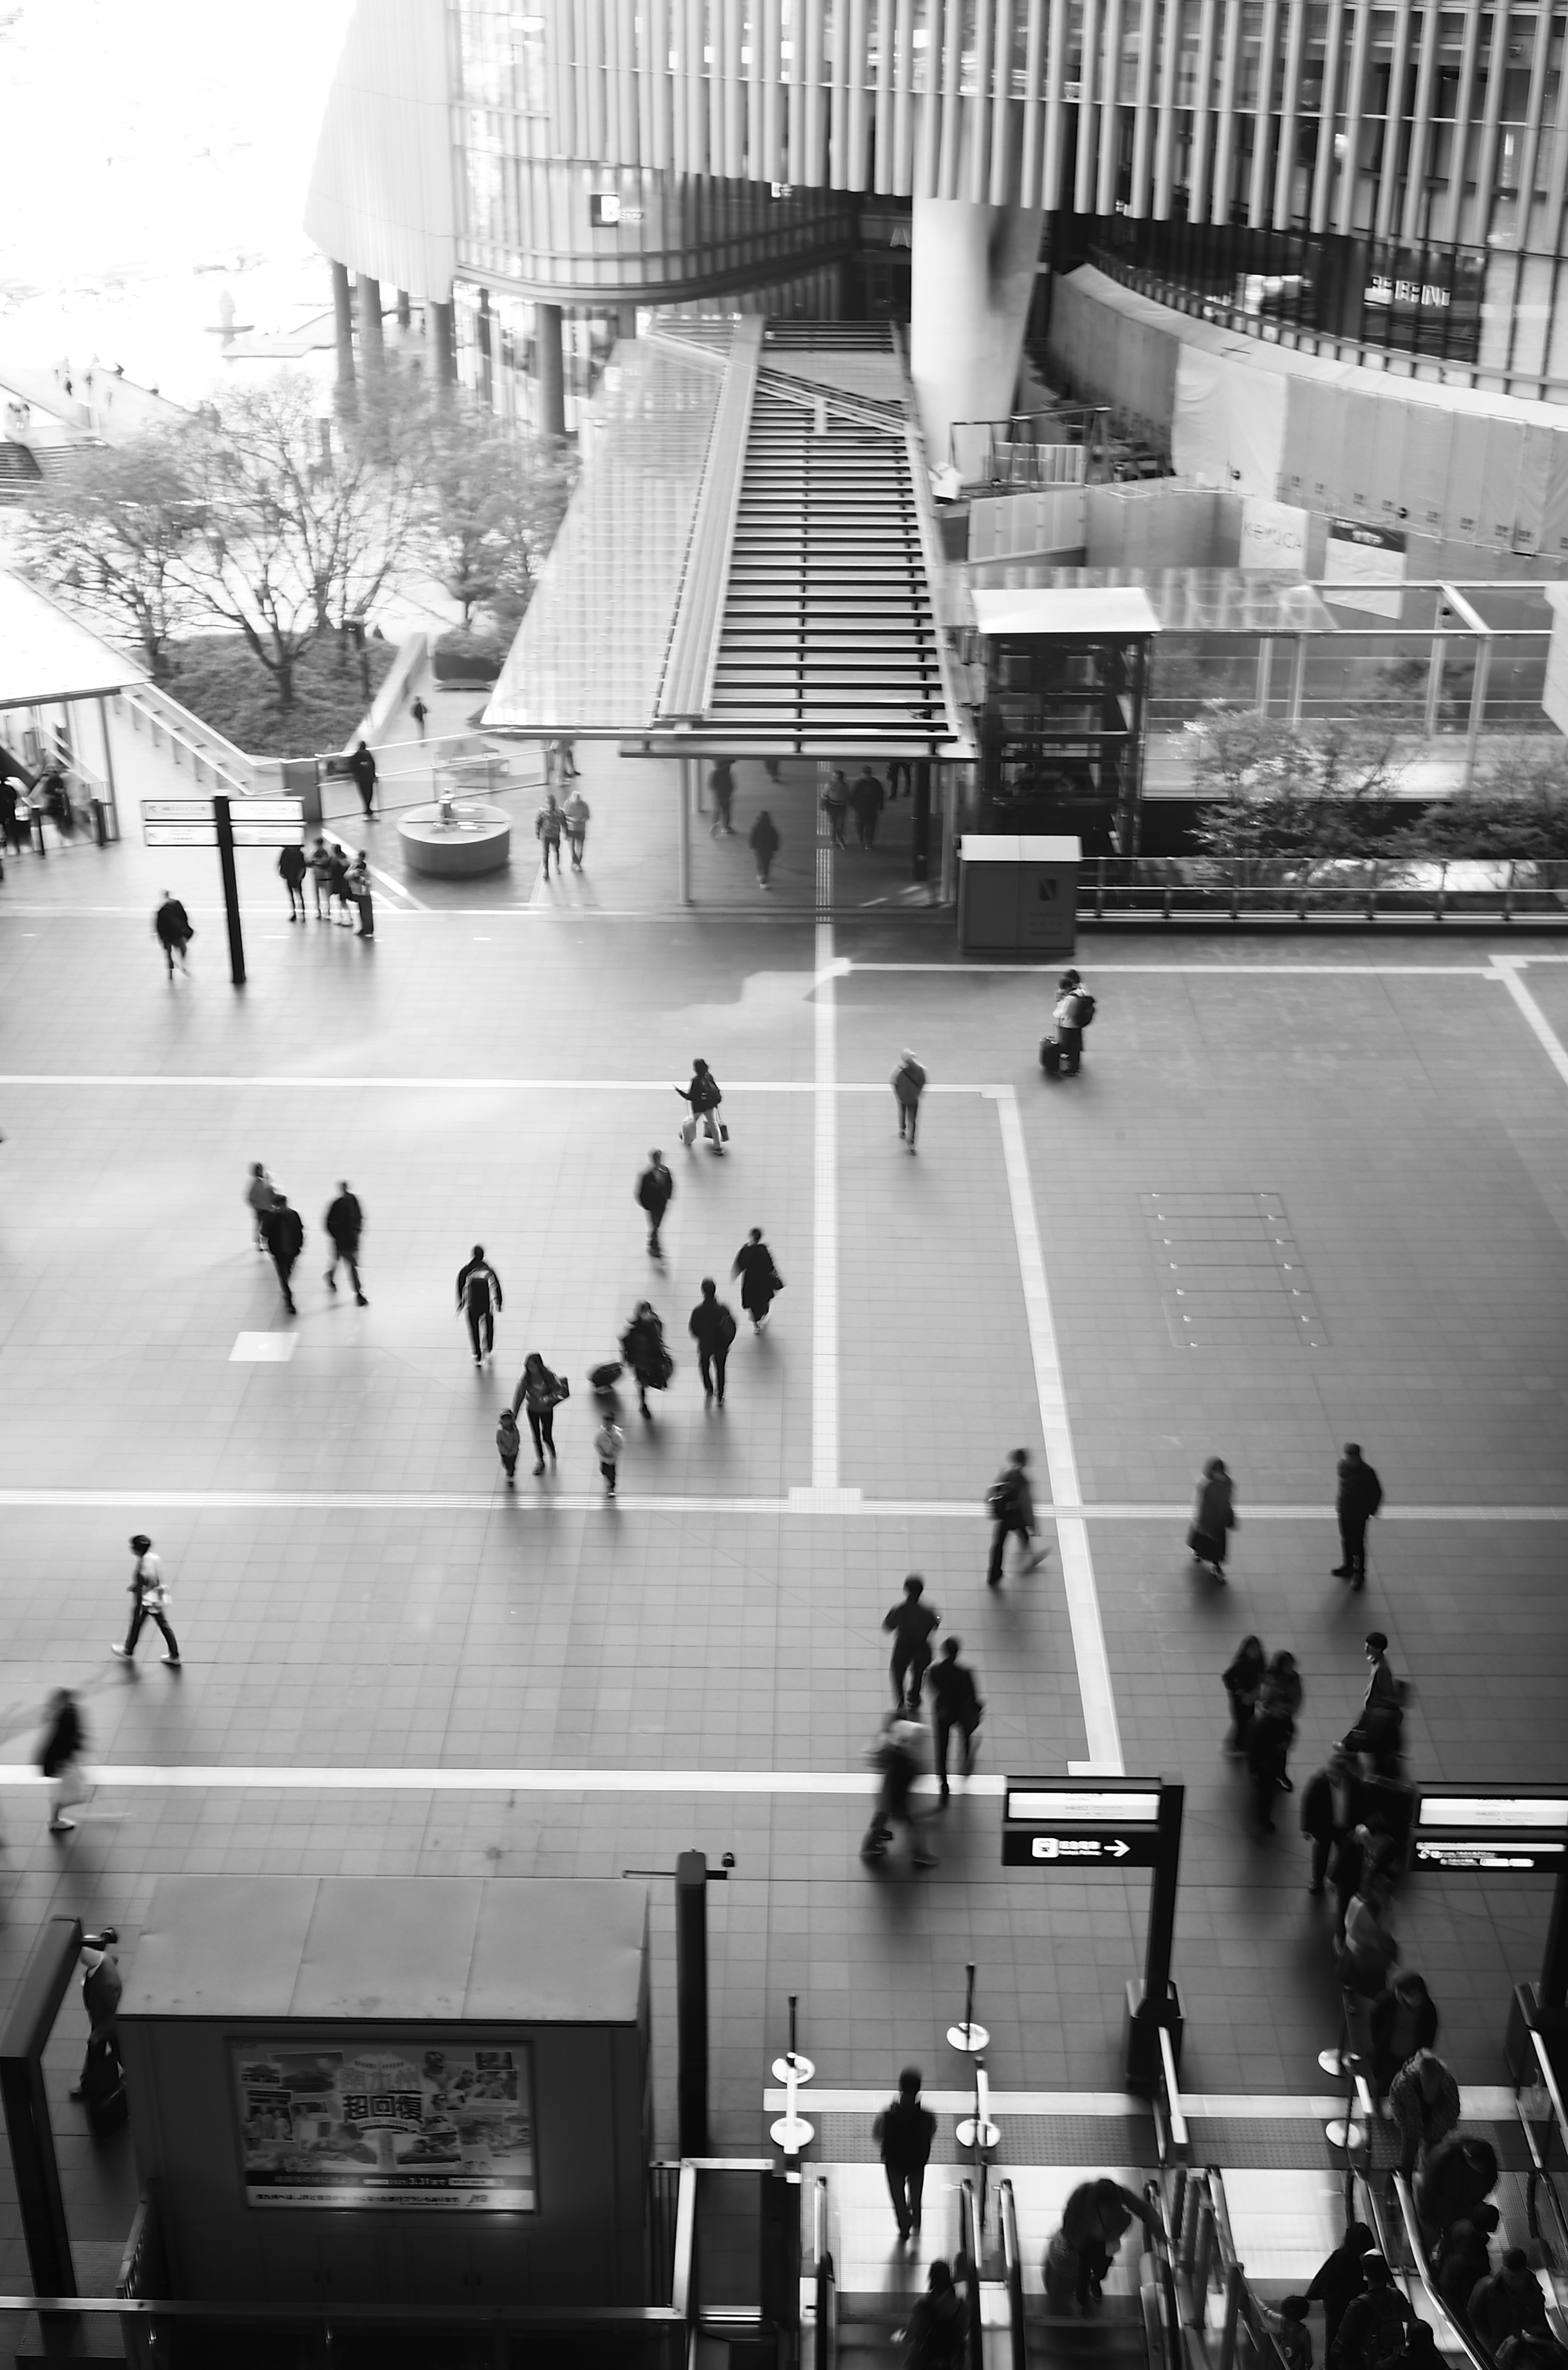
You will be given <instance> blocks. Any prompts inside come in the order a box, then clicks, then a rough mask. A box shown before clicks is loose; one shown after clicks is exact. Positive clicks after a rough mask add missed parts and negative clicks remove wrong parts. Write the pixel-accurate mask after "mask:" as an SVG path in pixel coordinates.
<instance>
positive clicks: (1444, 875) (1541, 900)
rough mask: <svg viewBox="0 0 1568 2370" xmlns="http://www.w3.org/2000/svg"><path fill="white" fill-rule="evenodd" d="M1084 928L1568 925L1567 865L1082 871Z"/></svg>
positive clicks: (1093, 861) (1240, 862)
mask: <svg viewBox="0 0 1568 2370" xmlns="http://www.w3.org/2000/svg"><path fill="white" fill-rule="evenodd" d="M1078 915H1079V917H1080V919H1086V920H1087V919H1093V920H1094V921H1097V922H1100V921H1138V922H1205V923H1214V922H1227V921H1228V922H1250V921H1259V920H1262V921H1295V922H1309V921H1312V920H1314V919H1317V920H1322V921H1340V922H1346V921H1362V922H1368V923H1375V922H1377V921H1378V920H1379V919H1381V918H1386V919H1389V920H1401V921H1406V922H1411V921H1420V922H1442V921H1445V920H1447V919H1450V918H1451V919H1453V920H1455V921H1461V920H1463V921H1477V922H1483V923H1487V924H1491V923H1493V922H1512V921H1515V920H1518V921H1528V922H1529V923H1530V924H1531V925H1532V926H1534V925H1539V924H1553V923H1558V922H1564V921H1568V860H1562V859H1548V858H1541V859H1539V860H1538V859H1525V858H1520V857H1285V856H1281V857H1234V858H1232V857H1199V856H1192V857H1185V856H1183V857H1120V856H1099V857H1088V858H1087V859H1086V860H1085V861H1084V863H1083V864H1082V865H1081V867H1080V868H1079V871H1078Z"/></svg>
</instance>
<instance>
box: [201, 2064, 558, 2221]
mask: <svg viewBox="0 0 1568 2370" xmlns="http://www.w3.org/2000/svg"><path fill="white" fill-rule="evenodd" d="M230 2052H231V2057H232V2062H233V2065H234V2077H235V2087H236V2093H237V2098H238V2106H239V2138H240V2156H241V2161H242V2165H243V2169H244V2179H245V2194H246V2202H247V2203H248V2204H250V2205H257V2206H299V2205H304V2206H315V2207H321V2206H353V2207H357V2208H360V2209H361V2210H363V2209H366V2208H369V2209H371V2210H375V2209H376V2208H378V2207H379V2208H384V2209H393V2210H396V2211H397V2212H398V2213H401V2214H406V2213H410V2212H412V2213H420V2212H427V2213H445V2214H465V2213H469V2214H471V2213H480V2214H485V2213H489V2214H534V2213H536V2212H537V2211H538V2182H537V2178H536V2166H535V2154H534V2113H533V2092H532V2084H531V2081H530V2078H529V2063H528V2053H527V2050H526V2048H525V2047H517V2046H513V2047H512V2048H509V2049H493V2048H479V2047H475V2046H472V2045H470V2044H468V2043H467V2042H459V2043H456V2044H453V2043H449V2042H444V2043H442V2044H441V2045H440V2046H439V2047H426V2046H425V2044H424V2043H423V2042H414V2041H409V2040H402V2039H394V2040H390V2041H385V2042H384V2041H377V2042H375V2043H374V2044H373V2045H367V2046H363V2047H352V2046H351V2047H349V2048H346V2049H297V2048H291V2047H285V2046H283V2045H282V2043H278V2044H273V2043H271V2042H266V2041H261V2042H258V2041H256V2040H250V2041H244V2042H238V2041H236V2042H231V2043H230Z"/></svg>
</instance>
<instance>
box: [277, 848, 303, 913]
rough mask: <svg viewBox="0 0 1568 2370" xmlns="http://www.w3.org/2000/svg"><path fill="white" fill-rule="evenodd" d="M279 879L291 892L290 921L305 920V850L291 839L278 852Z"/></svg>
mask: <svg viewBox="0 0 1568 2370" xmlns="http://www.w3.org/2000/svg"><path fill="white" fill-rule="evenodd" d="M278 878H279V880H281V881H282V884H283V886H284V888H285V889H286V890H287V891H288V892H289V919H290V921H291V922H303V921H304V919H305V850H304V848H303V847H302V846H300V844H299V842H298V840H296V839H291V840H290V841H289V842H288V844H287V845H286V846H283V847H280V848H279V850H278Z"/></svg>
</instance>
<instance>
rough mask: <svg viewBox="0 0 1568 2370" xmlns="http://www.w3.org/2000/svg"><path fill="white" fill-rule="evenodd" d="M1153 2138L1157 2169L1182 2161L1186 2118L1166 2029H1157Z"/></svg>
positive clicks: (1168, 2029) (1174, 2060) (1166, 2026)
mask: <svg viewBox="0 0 1568 2370" xmlns="http://www.w3.org/2000/svg"><path fill="white" fill-rule="evenodd" d="M1152 2103H1153V2107H1154V2137H1155V2146H1156V2148H1157V2150H1158V2152H1159V2162H1160V2169H1161V2170H1163V2169H1165V2167H1166V2166H1167V2165H1169V2164H1170V2163H1172V2162H1175V2161H1181V2162H1185V2160H1186V2149H1187V2118H1186V2116H1185V2115H1184V2114H1183V2112H1182V2086H1181V2083H1180V2081H1179V2080H1178V2078H1177V2074H1176V2051H1175V2047H1174V2045H1173V2043H1172V2042H1171V2039H1170V2027H1169V2026H1168V2025H1163V2024H1162V2025H1161V2026H1160V2028H1159V2080H1158V2081H1157V2083H1156V2085H1155V2092H1154V2099H1153V2102H1152Z"/></svg>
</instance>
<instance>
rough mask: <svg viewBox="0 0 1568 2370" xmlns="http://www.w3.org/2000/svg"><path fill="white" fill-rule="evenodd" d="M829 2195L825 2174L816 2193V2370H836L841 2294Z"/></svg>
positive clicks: (814, 2257) (819, 2178)
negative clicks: (830, 2236) (831, 2240)
mask: <svg viewBox="0 0 1568 2370" xmlns="http://www.w3.org/2000/svg"><path fill="white" fill-rule="evenodd" d="M827 2215H828V2193H827V2180H826V2177H825V2176H824V2174H821V2173H819V2174H818V2175H817V2180H816V2185H815V2187H814V2189H813V2192H812V2277H813V2284H814V2285H815V2290H816V2295H815V2320H814V2325H813V2332H812V2370H833V2357H834V2353H835V2352H836V2346H835V2338H836V2333H837V2326H838V2291H837V2286H836V2277H835V2273H834V2268H833V2249H832V2248H831V2247H830V2246H829V2245H828V2226H827Z"/></svg>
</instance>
